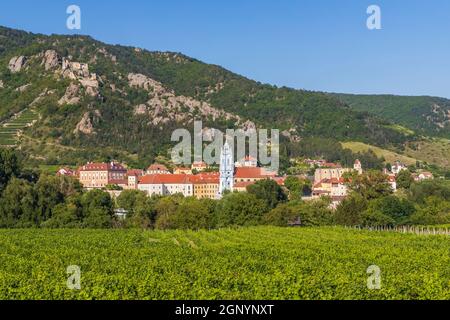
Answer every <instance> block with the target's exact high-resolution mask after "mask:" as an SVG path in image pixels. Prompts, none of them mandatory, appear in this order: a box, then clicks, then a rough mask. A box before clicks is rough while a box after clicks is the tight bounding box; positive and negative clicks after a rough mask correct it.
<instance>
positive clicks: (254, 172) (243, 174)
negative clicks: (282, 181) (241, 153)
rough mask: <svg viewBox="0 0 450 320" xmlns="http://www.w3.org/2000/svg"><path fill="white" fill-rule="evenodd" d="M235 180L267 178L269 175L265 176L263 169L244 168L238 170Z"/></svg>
mask: <svg viewBox="0 0 450 320" xmlns="http://www.w3.org/2000/svg"><path fill="white" fill-rule="evenodd" d="M234 177H235V178H238V179H240V178H253V179H255V178H267V175H264V174H263V172H262V168H258V167H242V168H236V172H235V174H234Z"/></svg>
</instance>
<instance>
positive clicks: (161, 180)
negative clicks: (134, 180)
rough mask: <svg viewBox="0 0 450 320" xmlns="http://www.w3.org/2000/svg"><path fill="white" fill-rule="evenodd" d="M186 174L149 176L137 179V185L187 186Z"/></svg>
mask: <svg viewBox="0 0 450 320" xmlns="http://www.w3.org/2000/svg"><path fill="white" fill-rule="evenodd" d="M188 183H190V182H189V175H187V174H149V175H146V176H143V177H142V178H140V179H139V184H188Z"/></svg>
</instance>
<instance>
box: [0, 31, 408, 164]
mask: <svg viewBox="0 0 450 320" xmlns="http://www.w3.org/2000/svg"><path fill="white" fill-rule="evenodd" d="M20 112H22V113H20ZM194 119H202V120H203V121H204V126H207V127H215V128H218V129H224V128H230V127H240V128H248V127H252V126H256V127H264V128H278V129H280V131H281V132H282V135H283V140H284V142H283V143H284V145H285V146H286V148H284V149H283V150H284V151H285V152H287V153H288V152H289V150H288V149H289V148H290V146H292V145H293V144H295V143H296V142H297V141H298V140H299V139H302V138H305V137H324V138H333V139H336V140H340V141H349V140H351V141H361V142H366V143H370V144H373V145H378V146H390V145H401V144H402V143H404V142H405V141H406V140H408V139H411V137H410V136H408V135H407V134H405V133H404V132H400V131H398V130H396V128H393V127H392V126H390V124H391V123H389V122H387V121H385V120H381V118H379V117H376V116H372V115H370V114H368V113H367V112H359V111H355V110H352V109H351V108H350V107H349V106H348V105H347V104H345V103H344V102H342V101H341V100H340V99H338V98H336V97H334V96H331V95H329V94H324V93H318V92H309V91H303V90H294V89H290V88H284V87H283V88H277V87H275V86H271V85H266V84H261V83H259V82H256V81H252V80H249V79H247V78H244V77H242V76H239V75H237V74H234V73H232V72H229V71H227V70H225V69H223V68H221V67H219V66H216V65H209V64H205V63H202V62H201V61H198V60H195V59H193V58H189V57H187V56H185V55H183V54H180V53H171V52H150V51H147V50H143V49H139V48H134V47H124V46H119V45H107V44H104V43H101V42H99V41H96V40H94V39H92V38H91V37H88V36H64V35H51V36H46V35H40V34H32V33H27V32H23V31H18V30H12V29H9V28H5V27H0V121H2V122H4V123H11V124H14V125H17V126H20V125H22V126H24V129H23V132H21V133H20V134H21V138H20V139H19V140H18V142H17V143H18V144H20V146H21V148H22V150H24V151H26V152H27V154H28V155H32V156H33V157H34V158H35V159H40V160H42V161H47V162H49V161H50V160H51V161H50V162H54V161H57V162H64V161H67V159H71V160H72V161H73V159H78V160H80V161H81V160H92V159H98V158H99V157H100V156H104V155H109V156H112V157H116V158H120V156H126V157H128V158H132V159H139V160H142V161H144V160H145V161H148V160H149V158H153V157H155V156H157V155H159V154H163V155H164V154H167V150H168V149H169V148H170V146H171V144H170V134H171V132H172V130H173V129H174V128H180V127H186V128H189V129H191V130H192V121H193V120H194ZM29 125H30V127H29ZM31 125H32V126H31ZM13 131H14V130H13V129H12V127H11V126H10V127H9V129H8V130H7V132H6V131H5V130H4V132H2V133H1V134H3V136H1V135H0V139H4V144H5V143H6V144H11V143H13V142H14V143H15V141H13V138H12V137H10V136H8V134H10V132H13ZM14 139H15V138H14ZM0 144H1V143H0ZM50 158H51V159H50Z"/></svg>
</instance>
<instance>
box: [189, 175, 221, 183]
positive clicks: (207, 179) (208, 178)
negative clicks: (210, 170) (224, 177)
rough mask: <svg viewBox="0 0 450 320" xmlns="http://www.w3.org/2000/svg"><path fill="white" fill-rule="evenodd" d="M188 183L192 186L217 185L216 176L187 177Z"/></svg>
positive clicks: (217, 178)
mask: <svg viewBox="0 0 450 320" xmlns="http://www.w3.org/2000/svg"><path fill="white" fill-rule="evenodd" d="M189 181H190V182H191V183H193V184H205V183H208V184H219V176H218V175H193V176H189Z"/></svg>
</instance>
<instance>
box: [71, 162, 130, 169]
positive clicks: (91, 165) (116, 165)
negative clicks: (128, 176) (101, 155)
mask: <svg viewBox="0 0 450 320" xmlns="http://www.w3.org/2000/svg"><path fill="white" fill-rule="evenodd" d="M125 170H126V169H125V168H124V166H123V165H121V164H120V163H114V162H111V163H87V164H85V165H84V166H82V167H80V169H79V171H125Z"/></svg>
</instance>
